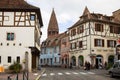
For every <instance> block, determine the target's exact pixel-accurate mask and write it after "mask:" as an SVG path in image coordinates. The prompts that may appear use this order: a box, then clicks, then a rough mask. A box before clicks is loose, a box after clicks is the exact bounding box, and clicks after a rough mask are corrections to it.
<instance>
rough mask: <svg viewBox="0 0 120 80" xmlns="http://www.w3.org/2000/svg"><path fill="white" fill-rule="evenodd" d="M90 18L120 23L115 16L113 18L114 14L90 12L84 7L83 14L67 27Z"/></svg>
mask: <svg viewBox="0 0 120 80" xmlns="http://www.w3.org/2000/svg"><path fill="white" fill-rule="evenodd" d="M90 20H93V21H99V22H105V23H112V24H119V25H120V21H119V20H117V19H116V18H114V16H106V15H103V14H99V13H90V12H89V10H88V8H87V7H86V8H85V10H84V12H83V15H82V16H81V17H80V19H79V20H78V21H77V22H76V23H75V24H74V25H73V26H71V27H70V28H68V29H71V28H73V27H76V26H78V25H80V24H82V23H84V22H87V21H90Z"/></svg>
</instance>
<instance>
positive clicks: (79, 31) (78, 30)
mask: <svg viewBox="0 0 120 80" xmlns="http://www.w3.org/2000/svg"><path fill="white" fill-rule="evenodd" d="M83 32H84V27H83V25H81V26H79V27H78V28H77V33H78V34H80V33H83Z"/></svg>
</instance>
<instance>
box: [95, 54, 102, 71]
mask: <svg viewBox="0 0 120 80" xmlns="http://www.w3.org/2000/svg"><path fill="white" fill-rule="evenodd" d="M102 63H103V56H102V55H97V56H96V68H97V69H98V68H99V64H102Z"/></svg>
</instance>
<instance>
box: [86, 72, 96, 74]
mask: <svg viewBox="0 0 120 80" xmlns="http://www.w3.org/2000/svg"><path fill="white" fill-rule="evenodd" d="M87 73H88V74H95V73H93V72H87Z"/></svg>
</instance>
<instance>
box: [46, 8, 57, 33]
mask: <svg viewBox="0 0 120 80" xmlns="http://www.w3.org/2000/svg"><path fill="white" fill-rule="evenodd" d="M48 31H58V32H59V28H58V23H57V18H56V14H55V11H54V9H53V11H52V14H51V17H50V21H49V25H48Z"/></svg>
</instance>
